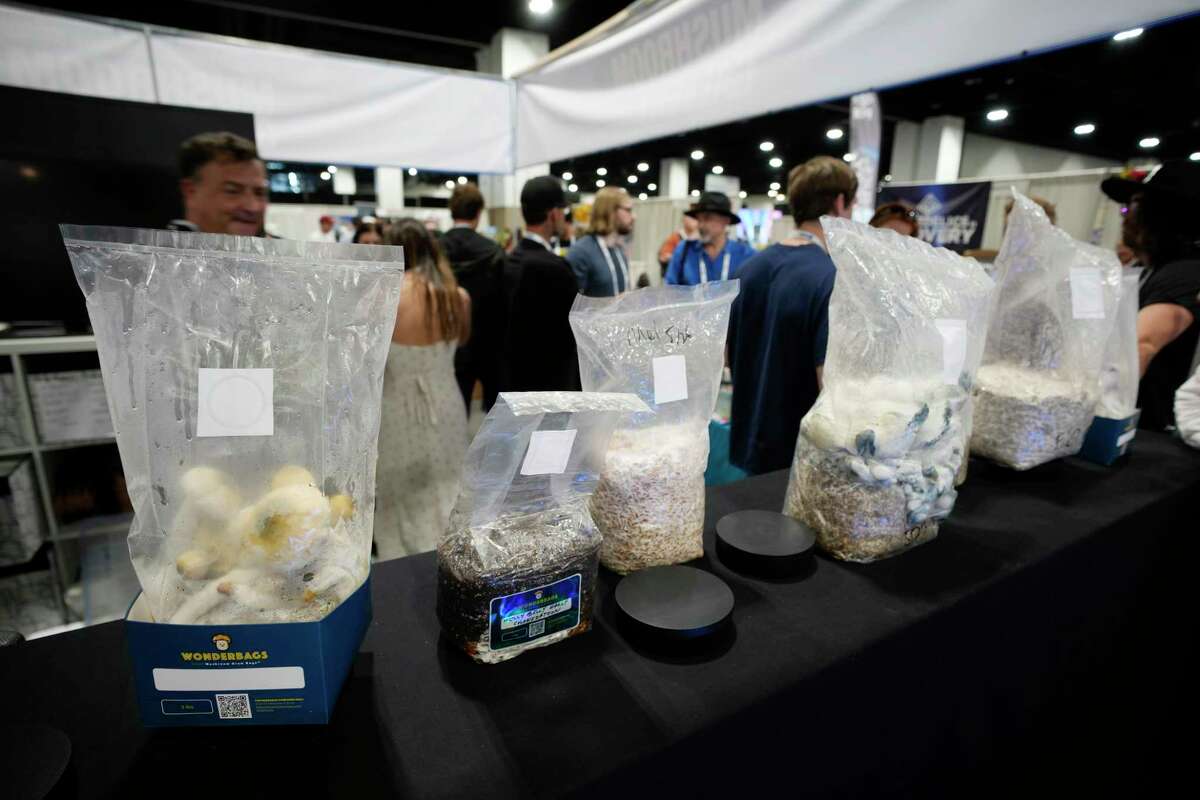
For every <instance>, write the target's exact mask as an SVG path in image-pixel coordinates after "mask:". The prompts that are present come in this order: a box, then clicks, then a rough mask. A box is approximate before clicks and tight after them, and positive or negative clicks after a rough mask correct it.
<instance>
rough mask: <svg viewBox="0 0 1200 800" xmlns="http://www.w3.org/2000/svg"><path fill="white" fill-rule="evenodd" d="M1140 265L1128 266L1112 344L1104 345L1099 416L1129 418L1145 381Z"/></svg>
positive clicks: (1124, 275) (1097, 406)
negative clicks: (1139, 326) (1139, 337)
mask: <svg viewBox="0 0 1200 800" xmlns="http://www.w3.org/2000/svg"><path fill="white" fill-rule="evenodd" d="M1141 275H1142V270H1141V268H1140V267H1133V268H1126V269H1125V270H1124V271H1123V272H1122V273H1121V297H1120V299H1119V300H1118V301H1117V319H1116V321H1115V323H1114V324H1113V330H1112V333H1110V334H1109V335H1108V346H1107V347H1105V349H1104V366H1103V367H1102V368H1101V369H1100V400H1099V402H1098V403H1097V404H1096V416H1098V417H1107V418H1108V419H1125V418H1126V417H1129V416H1132V415H1133V412H1134V411H1136V410H1137V397H1138V383H1139V382H1140V381H1141V362H1140V361H1139V359H1138V344H1137V317H1138V283H1139V282H1140V280H1141Z"/></svg>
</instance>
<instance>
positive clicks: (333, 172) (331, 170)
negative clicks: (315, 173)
mask: <svg viewBox="0 0 1200 800" xmlns="http://www.w3.org/2000/svg"><path fill="white" fill-rule="evenodd" d="M325 171H326V172H328V173H329V174H330V175H336V174H337V167H335V166H334V165H333V164H330V165H329V166H328V167H326V168H325Z"/></svg>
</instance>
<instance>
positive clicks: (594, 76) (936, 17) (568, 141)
mask: <svg viewBox="0 0 1200 800" xmlns="http://www.w3.org/2000/svg"><path fill="white" fill-rule="evenodd" d="M1198 9H1200V2H1197V0H1140V2H1136V3H1134V2H1126V0H1056V2H1050V3H1048V2H1045V0H1004V1H1003V2H998V0H953V2H947V1H946V0H674V2H668V3H660V4H657V5H653V6H649V7H647V10H646V11H644V12H643V13H641V14H632V15H631V16H630V19H629V21H628V22H627V23H625V24H623V25H614V26H613V28H612V29H611V31H610V32H609V33H608V34H607V35H605V36H603V37H596V38H595V39H594V40H592V41H590V42H587V43H585V44H582V45H581V46H578V47H576V48H575V49H573V50H572V49H571V46H570V45H568V47H567V48H565V50H566V52H565V54H560V55H559V56H558V57H556V56H555V54H554V53H551V54H550V56H548V57H547V60H544V61H543V62H542V63H541V64H540V65H534V67H532V68H531V69H530V70H529V71H528V72H525V73H523V74H521V75H518V76H517V79H518V93H517V131H518V136H517V164H518V165H526V164H534V163H539V162H545V161H555V160H559V159H562V158H567V157H570V156H576V155H581V154H583V153H592V152H596V151H598V150H606V149H609V148H612V147H617V146H620V145H625V144H630V143H633V142H638V141H643V140H646V139H652V138H655V137H659V136H665V135H668V134H672V133H679V132H682V131H688V130H694V129H696V128H703V127H707V126H710V125H717V124H720V123H723V122H729V121H732V120H737V119H744V118H746V117H753V116H758V115H760V114H766V113H769V112H771V111H777V110H780V109H785V108H793V107H796V106H802V105H806V104H809V103H813V102H817V101H820V100H827V99H831V98H835V97H844V96H846V95H851V94H854V93H856V92H862V91H866V90H868V89H881V88H885V87H887V86H894V85H898V84H903V83H908V82H911V81H916V80H920V79H923V78H929V77H932V76H935V75H940V74H944V73H949V72H955V71H958V70H962V69H966V68H968V67H972V66H977V65H980V64H985V63H990V62H994V61H998V60H1003V59H1008V58H1016V57H1018V56H1020V55H1022V54H1023V53H1025V52H1036V51H1039V50H1044V49H1048V48H1054V47H1059V46H1063V45H1066V44H1070V43H1074V42H1079V41H1082V40H1086V39H1089V38H1092V37H1096V36H1103V35H1107V34H1110V33H1112V32H1114V31H1118V30H1121V29H1124V28H1131V27H1135V26H1137V25H1141V24H1145V23H1149V22H1154V21H1158V20H1163V19H1167V18H1170V17H1173V16H1177V15H1180V14H1184V13H1187V12H1191V11H1196V10H1198Z"/></svg>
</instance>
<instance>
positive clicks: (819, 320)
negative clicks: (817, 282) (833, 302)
mask: <svg viewBox="0 0 1200 800" xmlns="http://www.w3.org/2000/svg"><path fill="white" fill-rule="evenodd" d="M833 281H834V276H833V275H830V276H829V278H828V279H826V280H824V281H822V282H821V286H820V287H819V288H818V290H817V291H816V293H814V295H813V299H814V300H815V301H816V308H815V309H813V332H812V333H813V337H812V340H813V364H815V365H816V366H818V367H823V366H825V348H826V347H827V346H828V344H829V298H830V296H831V295H832V294H833Z"/></svg>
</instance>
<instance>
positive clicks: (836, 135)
mask: <svg viewBox="0 0 1200 800" xmlns="http://www.w3.org/2000/svg"><path fill="white" fill-rule="evenodd" d="M845 135H846V132H845V131H844V130H842V129H841V128H830V129H829V130H827V131H825V138H826V139H833V140H834V141H835V142H836V141H837V140H838V139H840V138H842V137H843V136H845Z"/></svg>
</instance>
